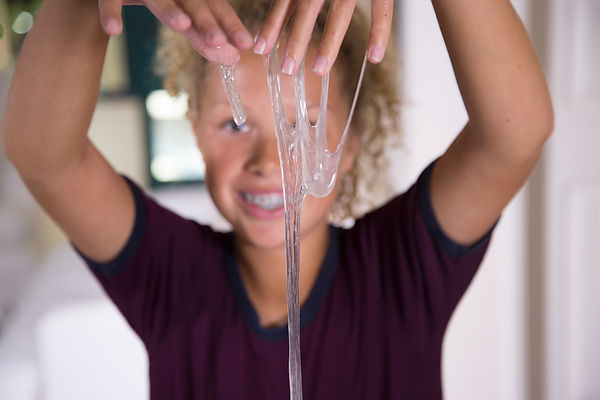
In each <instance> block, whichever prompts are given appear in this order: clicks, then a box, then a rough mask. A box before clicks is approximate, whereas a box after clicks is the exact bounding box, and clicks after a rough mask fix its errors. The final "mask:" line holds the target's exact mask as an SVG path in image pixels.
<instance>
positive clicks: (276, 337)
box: [225, 226, 339, 341]
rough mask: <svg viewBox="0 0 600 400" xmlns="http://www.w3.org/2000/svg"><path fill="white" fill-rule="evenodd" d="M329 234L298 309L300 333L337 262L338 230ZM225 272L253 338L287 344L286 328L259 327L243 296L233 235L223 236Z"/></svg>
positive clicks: (319, 301)
mask: <svg viewBox="0 0 600 400" xmlns="http://www.w3.org/2000/svg"><path fill="white" fill-rule="evenodd" d="M329 234H330V235H329V236H330V243H329V248H328V249H327V253H326V255H325V259H324V260H323V265H321V269H320V271H319V275H318V276H317V279H316V281H315V284H314V286H313V288H312V290H311V291H310V294H309V295H308V298H307V299H306V301H305V302H304V304H303V305H302V307H301V308H300V330H302V329H304V327H305V326H306V325H308V324H309V323H310V321H312V319H313V318H314V316H315V315H316V314H317V312H318V311H319V308H320V306H321V304H322V303H323V301H324V300H325V297H326V296H327V292H328V291H329V287H330V286H331V281H332V280H333V276H334V274H335V271H336V269H337V265H338V260H339V229H338V228H335V227H333V226H330V227H329ZM281 268H285V265H282V266H281ZM225 270H226V272H227V277H228V279H229V283H230V285H231V288H232V290H233V294H234V296H235V299H236V301H237V303H238V306H239V307H240V309H241V311H242V314H243V316H244V319H245V320H246V322H247V323H248V324H249V325H250V327H251V328H252V329H253V330H254V331H255V332H256V334H257V335H258V336H259V337H260V338H262V339H264V340H268V341H283V340H287V339H288V329H287V324H285V325H284V326H281V327H276V328H264V327H262V326H261V325H260V322H259V319H258V314H257V313H256V310H255V309H254V307H253V306H252V303H251V302H250V299H249V298H248V294H247V293H246V288H244V283H243V282H242V278H241V276H240V272H239V269H238V265H237V261H236V259H235V254H234V251H233V233H231V234H228V235H227V243H226V251H225Z"/></svg>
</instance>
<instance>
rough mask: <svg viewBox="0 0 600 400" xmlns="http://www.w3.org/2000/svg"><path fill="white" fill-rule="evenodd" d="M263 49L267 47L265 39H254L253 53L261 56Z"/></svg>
mask: <svg viewBox="0 0 600 400" xmlns="http://www.w3.org/2000/svg"><path fill="white" fill-rule="evenodd" d="M265 47H267V42H265V39H263V38H261V37H258V36H257V37H256V39H254V53H256V54H259V55H261V56H262V54H263V52H264V51H265Z"/></svg>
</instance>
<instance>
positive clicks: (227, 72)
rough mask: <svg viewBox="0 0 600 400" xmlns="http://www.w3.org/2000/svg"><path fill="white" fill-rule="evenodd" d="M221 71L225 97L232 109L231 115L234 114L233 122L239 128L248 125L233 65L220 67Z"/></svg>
mask: <svg viewBox="0 0 600 400" xmlns="http://www.w3.org/2000/svg"><path fill="white" fill-rule="evenodd" d="M219 71H220V72H221V82H222V83H223V88H224V89H225V95H226V96H227V101H228V102H229V106H230V107H231V113H232V114H233V122H235V124H236V125H237V126H242V125H244V124H245V123H246V111H245V110H244V105H243V104H242V100H241V99H240V94H239V93H238V90H237V87H236V86H235V74H234V71H233V65H219Z"/></svg>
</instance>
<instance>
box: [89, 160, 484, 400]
mask: <svg viewBox="0 0 600 400" xmlns="http://www.w3.org/2000/svg"><path fill="white" fill-rule="evenodd" d="M430 171H431V166H430V167H429V168H427V169H426V170H425V171H424V172H423V174H422V175H421V177H420V178H419V180H418V181H417V183H416V184H415V185H413V186H412V187H411V188H410V189H409V190H408V191H407V192H406V193H404V194H402V195H399V196H397V197H395V198H394V199H392V200H391V201H390V202H389V203H387V204H386V205H385V206H383V207H381V208H379V209H378V210H376V211H374V212H371V213H369V214H367V215H366V216H365V217H363V218H362V219H360V220H358V221H357V223H356V224H355V226H354V227H353V228H352V229H349V230H342V229H337V228H331V237H332V240H331V245H330V247H329V250H328V252H327V255H326V257H325V260H324V262H323V265H322V267H321V270H320V272H319V275H318V277H317V280H316V283H315V285H314V287H313V289H312V291H311V293H310V295H309V297H308V299H307V300H306V302H305V304H304V305H303V306H302V310H301V351H302V379H303V391H304V398H305V399H310V400H318V399H323V400H331V399H346V400H349V399H365V400H374V399H408V400H416V399H441V398H442V386H441V350H442V339H443V336H444V331H445V330H446V326H447V323H448V320H449V318H450V316H451V314H452V312H453V310H454V308H455V307H456V304H457V303H458V301H459V300H460V298H461V296H462V295H463V293H464V292H465V289H466V288H467V286H468V285H469V283H470V282H471V279H472V278H473V275H474V274H475V272H476V270H477V268H478V266H479V264H480V262H481V259H482V257H483V255H484V253H485V250H486V248H487V244H488V241H489V237H490V234H488V235H486V236H485V237H484V238H482V240H481V241H480V242H479V243H477V244H476V245H474V246H472V247H470V248H465V247H462V246H460V245H458V244H456V243H454V242H452V241H451V240H450V239H449V238H448V237H447V236H446V235H444V233H443V232H442V231H441V229H440V227H439V225H438V224H437V222H436V219H435V217H434V214H433V211H432V208H431V203H430V198H429V176H430ZM128 182H129V183H130V186H131V188H132V190H133V193H134V195H135V200H136V222H135V227H134V230H133V232H132V234H131V237H130V239H129V241H128V243H127V245H126V247H125V248H124V250H123V251H122V253H121V254H120V255H119V256H118V257H117V258H116V259H115V260H114V261H113V262H112V263H110V264H107V265H99V264H97V263H94V262H93V261H91V260H87V259H86V262H87V263H88V264H89V265H90V267H91V269H92V271H93V272H94V274H95V275H96V276H97V278H98V279H99V281H100V282H101V284H102V285H103V287H104V289H105V290H106V292H107V293H108V295H109V296H110V298H111V299H112V300H113V301H114V302H115V304H116V305H117V306H118V308H119V309H120V310H121V312H122V313H123V315H124V316H125V318H126V319H127V321H128V322H129V324H130V325H131V327H132V328H133V329H134V330H135V332H137V334H138V335H139V336H140V337H141V339H142V341H143V342H144V344H145V346H146V349H147V351H148V357H149V361H150V393H151V398H152V399H154V400H158V399H169V400H176V399H260V400H264V399H285V398H289V387H288V382H289V381H288V367H287V365H288V364H287V362H288V343H287V327H285V326H284V327H281V328H275V329H265V328H263V327H261V326H260V325H259V322H258V317H257V314H256V312H255V310H254V308H253V306H252V304H251V303H250V301H249V299H248V297H247V295H246V292H245V290H244V286H243V283H242V280H241V278H240V274H239V271H238V269H237V266H236V261H235V256H234V254H233V252H232V239H233V235H232V234H231V233H229V234H227V233H217V232H214V231H213V230H211V229H210V228H209V227H207V226H202V225H199V224H198V223H196V222H194V221H191V220H187V219H184V218H182V217H180V216H178V215H176V214H174V213H172V212H171V211H169V210H167V209H165V208H163V207H162V206H160V205H159V204H157V203H156V202H155V201H154V200H152V199H151V198H150V197H148V196H146V195H145V194H144V193H143V192H142V191H141V190H140V189H139V188H138V187H137V186H136V185H135V184H133V183H131V182H130V181H128ZM281 268H285V266H284V265H282V266H281ZM115 362H118V360H115ZM107 384H110V382H107Z"/></svg>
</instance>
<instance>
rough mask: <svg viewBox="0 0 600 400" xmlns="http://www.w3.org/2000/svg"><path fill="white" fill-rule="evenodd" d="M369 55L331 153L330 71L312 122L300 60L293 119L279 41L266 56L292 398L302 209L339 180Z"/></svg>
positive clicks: (297, 394)
mask: <svg viewBox="0 0 600 400" xmlns="http://www.w3.org/2000/svg"><path fill="white" fill-rule="evenodd" d="M366 60H367V58H366V55H365V58H364V60H363V65H362V69H361V72H360V76H359V78H358V83H357V86H356V91H355V93H354V99H353V101H352V107H351V109H350V115H349V116H348V120H347V122H346V126H345V128H344V132H343V133H342V136H341V138H340V141H339V143H338V145H337V147H336V149H335V151H334V152H333V153H330V152H329V149H328V146H327V130H326V127H327V120H326V118H327V94H328V90H329V74H327V75H326V76H324V77H323V80H322V84H321V103H320V109H319V117H318V120H317V123H316V125H312V124H311V122H310V121H309V119H308V113H307V109H306V93H305V83H304V61H303V62H302V66H301V67H300V68H299V69H298V72H297V73H296V75H295V76H294V92H295V97H296V124H295V125H292V124H291V123H290V122H289V120H288V119H287V117H286V115H285V111H284V107H283V99H282V94H281V84H280V75H279V43H278V44H277V45H276V46H275V47H274V48H273V50H271V52H270V53H269V55H268V56H267V59H266V67H267V81H268V84H269V90H270V92H271V105H272V107H273V117H274V120H275V134H276V136H277V150H278V152H279V162H280V166H281V176H282V179H283V194H284V209H285V243H286V264H287V308H288V339H289V361H288V366H289V380H290V399H291V400H301V399H302V370H301V363H300V304H299V303H300V295H299V292H300V285H299V283H300V282H299V275H300V271H299V265H300V214H301V210H302V202H303V200H304V197H305V196H306V194H311V195H313V196H316V197H325V196H327V195H328V194H329V193H331V191H332V190H333V187H334V186H335V181H336V178H337V172H338V166H339V162H340V156H341V153H342V148H343V146H344V142H345V140H346V136H347V134H348V130H349V127H350V121H351V120H352V115H353V114H354V108H355V106H356V100H357V99H358V94H359V91H360V86H361V83H362V79H363V76H364V72H365V68H366ZM238 98H239V97H238ZM236 123H237V122H236Z"/></svg>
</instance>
